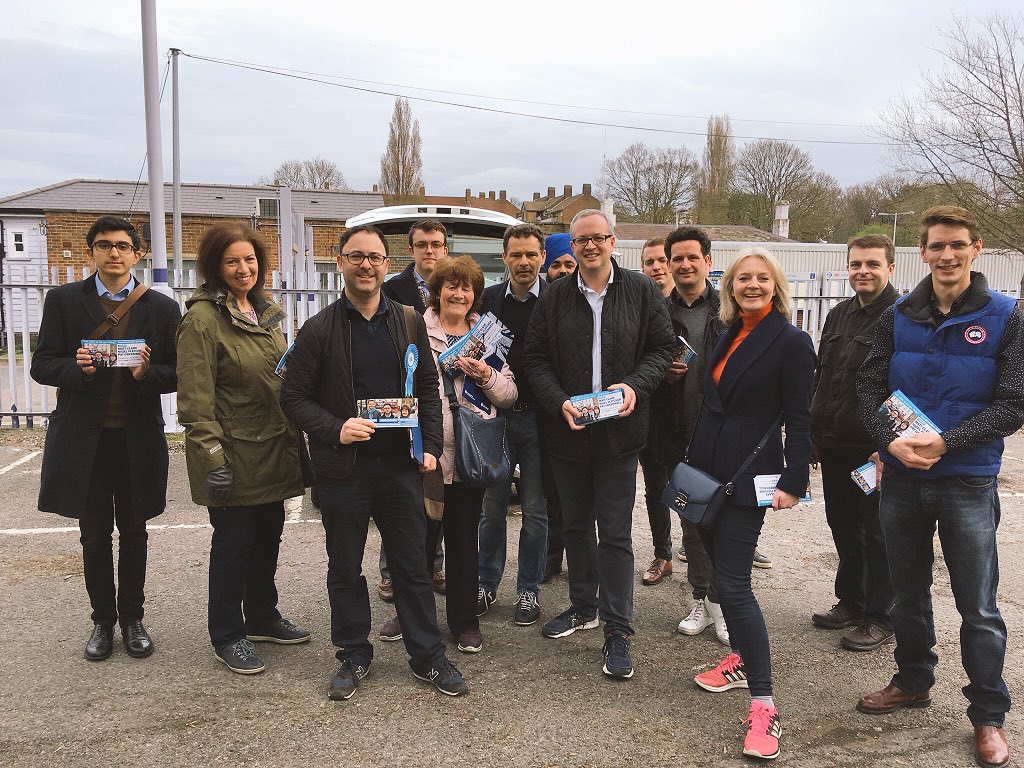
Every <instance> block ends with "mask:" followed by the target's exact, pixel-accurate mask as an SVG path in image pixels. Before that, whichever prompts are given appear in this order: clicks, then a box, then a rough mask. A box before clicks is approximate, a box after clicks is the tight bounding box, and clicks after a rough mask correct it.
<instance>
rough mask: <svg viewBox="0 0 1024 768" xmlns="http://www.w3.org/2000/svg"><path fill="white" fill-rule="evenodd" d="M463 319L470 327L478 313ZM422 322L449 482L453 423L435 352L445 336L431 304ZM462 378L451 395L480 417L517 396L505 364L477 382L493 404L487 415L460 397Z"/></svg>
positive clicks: (507, 405)
mask: <svg viewBox="0 0 1024 768" xmlns="http://www.w3.org/2000/svg"><path fill="white" fill-rule="evenodd" d="M467 319H468V321H469V325H470V327H472V326H473V324H474V323H476V321H477V320H479V319H480V315H478V314H477V313H476V312H474V313H472V314H471V315H470V316H469V317H468V318H467ZM423 322H424V323H425V324H426V326H427V337H428V338H429V339H430V350H431V351H432V352H433V353H434V366H435V367H437V375H438V385H437V387H438V392H439V394H440V396H441V411H442V413H443V414H444V452H443V453H442V454H441V457H440V462H441V473H442V475H443V476H444V482H445V484H446V485H451V483H453V482H454V481H455V424H454V422H453V421H452V411H451V408H450V407H449V405H448V395H446V394H445V391H444V381H443V379H442V377H444V376H446V375H447V374H445V373H444V372H442V371H441V368H440V366H438V365H437V357H438V355H440V354H441V353H443V352H445V351H446V350H447V349H448V337H447V336H446V335H445V332H444V329H442V328H441V318H440V316H438V314H437V311H436V310H435V309H434V308H433V307H431V308H430V309H428V310H427V311H426V312H425V313H424V314H423ZM464 379H465V377H464V376H459V377H457V378H456V379H455V381H454V382H453V383H454V384H455V396H456V397H457V398H458V401H459V404H460V405H463V406H465V407H467V408H471V409H473V411H475V412H476V413H478V414H479V415H481V416H483V417H484V418H491V419H493V418H494V417H495V416H497V408H510V407H511V406H512V405H513V404H514V403H515V401H516V400H517V399H518V397H519V390H518V389H516V380H515V377H514V376H513V375H512V371H510V370H509V367H508V363H506V364H504V365H503V366H502V367H501V370H500V371H495V372H494V373H492V374H491V378H490V380H489V381H488V382H487V383H486V384H481V385H480V389H482V390H483V391H484V392H486V393H487V399H488V400H490V401H491V403H492V404H493V405H494V406H495V410H494V411H492V412H491V413H490V414H485V413H483V412H482V411H481V410H480V409H479V408H477V407H475V406H474V405H473V404H472V403H470V402H468V401H467V400H464V399H463V397H462V385H463V381H464Z"/></svg>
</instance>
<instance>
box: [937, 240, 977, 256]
mask: <svg viewBox="0 0 1024 768" xmlns="http://www.w3.org/2000/svg"><path fill="white" fill-rule="evenodd" d="M976 242H978V241H977V240H971V241H970V242H968V241H967V240H954V241H953V242H952V243H928V245H926V246H925V247H924V249H925V250H926V251H928V253H934V254H936V255H938V254H940V253H945V252H946V248H952V249H953V253H965V252H966V251H969V250H970V248H971V246H972V245H974V244H975V243H976Z"/></svg>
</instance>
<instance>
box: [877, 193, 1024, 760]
mask: <svg viewBox="0 0 1024 768" xmlns="http://www.w3.org/2000/svg"><path fill="white" fill-rule="evenodd" d="M981 245H982V244H981V236H980V234H979V233H978V227H977V222H976V221H975V219H974V217H973V216H972V215H971V214H970V213H969V212H968V211H966V210H964V209H963V208H957V207H954V206H936V207H934V208H930V209H929V210H927V211H925V213H924V215H923V217H922V219H921V257H922V259H923V260H924V261H925V263H927V264H928V267H929V269H930V270H931V274H930V276H928V277H926V278H925V279H924V280H922V281H921V282H920V283H919V284H918V285H917V287H916V288H914V290H913V291H911V292H910V294H908V295H907V296H904V297H902V298H901V299H899V300H898V301H897V302H896V304H895V305H893V306H892V307H890V308H889V309H886V310H885V311H884V312H883V313H882V315H881V316H880V318H879V320H878V325H877V327H876V333H875V340H874V345H873V347H872V349H871V352H870V353H869V354H868V357H867V359H866V360H865V361H864V364H863V365H862V366H861V369H860V372H859V374H858V378H857V393H858V396H859V400H860V418H861V423H862V424H863V425H864V428H865V429H866V430H867V432H868V434H869V435H871V437H872V438H873V439H874V442H875V443H876V444H877V445H878V446H879V455H880V462H881V463H880V464H879V465H878V470H879V472H880V479H881V480H882V483H881V489H880V490H881V501H880V508H879V517H880V520H881V524H882V533H883V536H884V538H885V545H886V549H887V554H888V560H889V573H890V576H891V578H892V587H893V592H894V594H895V602H894V604H893V608H892V625H893V630H894V631H895V633H896V650H895V652H894V655H895V659H896V665H897V668H898V669H897V672H896V674H895V676H893V678H892V681H891V682H890V683H889V685H887V686H886V687H885V688H883V689H881V690H880V691H875V692H874V693H869V694H868V695H866V696H864V697H863V698H862V699H861V700H860V701H859V702H858V703H857V709H859V710H860V711H861V712H865V713H868V714H882V713H884V712H892V711H893V710H896V709H898V708H900V707H926V706H928V705H929V704H930V703H931V693H930V689H931V687H932V685H933V684H934V683H935V672H934V671H935V666H936V664H937V663H938V656H937V655H936V653H935V650H934V648H935V643H936V640H935V626H934V621H933V618H932V601H931V585H932V565H933V560H934V555H933V549H932V547H933V538H934V535H935V530H936V527H937V528H938V532H939V539H940V541H941V542H942V552H943V556H944V558H945V562H946V568H947V569H948V571H949V580H950V586H951V587H952V591H953V597H954V598H955V600H956V607H957V610H958V611H959V612H960V617H961V622H962V623H961V626H960V646H961V658H962V660H963V666H964V670H965V671H966V672H967V677H968V679H969V681H970V682H969V684H968V685H967V686H966V687H965V688H964V689H963V691H964V695H965V696H966V697H967V700H968V702H969V706H968V707H967V716H968V718H969V719H970V721H971V723H972V725H973V726H974V740H975V756H976V759H977V762H978V763H979V764H980V765H983V766H1000V765H1005V764H1006V763H1007V762H1009V747H1008V746H1007V742H1006V734H1005V732H1004V731H1003V721H1004V719H1005V716H1006V713H1007V712H1008V711H1009V709H1010V694H1009V691H1008V690H1007V687H1006V683H1005V682H1004V680H1003V658H1004V656H1005V654H1006V625H1005V624H1004V623H1003V619H1002V616H1001V615H1000V613H999V608H998V606H997V605H996V589H997V587H998V585H999V561H998V556H997V552H996V529H997V528H998V526H999V496H998V493H997V480H996V477H997V475H998V474H999V466H1000V462H1001V460H1002V454H1003V438H1004V437H1005V436H1007V435H1011V434H1013V433H1014V432H1016V431H1017V430H1018V429H1020V427H1021V425H1022V424H1024V376H1022V373H1021V371H1022V370H1024V335H1022V330H1021V329H1022V326H1021V317H1022V315H1021V310H1020V309H1019V308H1018V307H1017V305H1016V302H1015V301H1014V300H1013V299H1012V298H1010V297H1008V296H1004V295H1002V294H999V293H997V292H995V291H991V290H989V288H988V283H987V281H986V280H985V276H984V275H982V274H981V273H980V272H972V271H971V265H972V263H973V262H974V260H975V259H976V258H977V257H978V256H979V255H980V254H981ZM897 390H899V391H900V392H902V393H903V394H904V395H905V396H906V397H907V398H908V399H909V400H910V402H911V403H913V405H914V406H916V408H918V409H919V410H920V411H921V412H922V413H923V414H924V415H925V416H927V417H928V419H929V420H930V421H931V422H932V423H934V425H935V426H936V427H937V428H938V430H937V431H917V430H916V429H907V430H906V431H905V432H904V433H902V434H898V433H897V432H896V431H895V429H894V423H893V421H892V420H891V419H889V418H887V417H886V416H884V415H883V414H881V413H879V407H880V406H881V405H882V403H883V402H885V401H886V399H888V398H889V397H890V395H891V394H892V393H894V392H895V391H897ZM921 421H923V420H922V419H920V418H919V419H917V420H916V421H915V427H916V426H917V424H918V423H920V422H921ZM915 431H916V432H917V433H916V434H911V433H912V432H915ZM883 467H884V477H881V472H882V470H883Z"/></svg>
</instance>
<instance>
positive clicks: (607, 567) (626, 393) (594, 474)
mask: <svg viewBox="0 0 1024 768" xmlns="http://www.w3.org/2000/svg"><path fill="white" fill-rule="evenodd" d="M569 232H570V234H571V235H572V245H573V253H574V255H575V256H576V261H577V263H578V265H579V268H578V270H577V273H576V277H575V278H566V279H563V280H560V281H558V282H556V283H554V284H552V285H551V286H550V287H549V288H548V290H547V291H545V292H544V295H543V296H542V297H541V299H540V301H539V302H538V303H537V308H536V309H535V310H534V312H533V315H532V317H531V319H530V326H529V330H528V332H527V340H526V352H525V356H524V363H525V367H526V371H527V376H528V377H529V379H530V384H531V385H532V386H533V391H534V393H535V395H536V398H537V400H538V402H540V404H541V406H542V407H543V409H544V415H543V416H544V418H543V423H544V435H545V440H546V446H547V450H548V453H549V454H550V455H551V456H553V457H555V458H557V459H559V460H560V467H561V471H560V472H559V473H558V475H557V476H556V478H555V479H556V483H557V485H558V495H559V496H560V497H561V500H562V513H563V516H564V520H565V531H564V536H565V547H566V555H567V557H568V563H569V597H570V600H571V602H572V605H571V606H570V607H569V608H568V609H567V610H566V611H564V612H563V613H561V614H560V615H559V616H556V617H555V618H553V619H551V620H550V621H548V623H547V624H545V625H544V628H543V630H542V632H543V634H544V635H546V636H547V637H564V636H566V635H570V634H572V633H573V632H575V631H576V630H577V629H593V628H595V627H597V624H598V610H600V615H601V619H602V620H603V621H604V625H605V646H604V666H603V670H604V672H605V673H606V674H608V675H611V676H613V677H620V678H628V677H632V675H633V662H632V659H631V658H630V655H629V645H630V638H631V637H632V635H633V628H632V626H631V622H632V619H633V542H632V521H633V502H634V499H635V496H636V470H637V454H638V452H639V451H640V449H641V448H643V447H644V444H645V443H646V441H647V428H648V408H649V401H650V396H651V393H652V392H653V391H654V389H655V388H656V387H657V386H658V384H659V383H660V382H661V380H662V378H663V377H664V375H665V371H666V370H667V369H668V366H669V364H670V363H671V361H672V352H673V349H674V347H675V344H674V337H673V334H672V326H671V324H670V323H669V319H668V312H667V311H666V309H665V301H664V298H663V297H662V296H661V292H660V291H659V290H658V288H657V286H656V285H655V284H654V283H653V282H652V281H651V280H649V279H648V278H646V277H644V276H643V275H640V274H637V273H635V272H629V271H627V270H624V269H620V268H619V266H618V265H617V264H616V263H615V262H614V261H613V260H612V249H613V248H614V246H615V236H614V235H613V234H612V227H611V224H610V222H609V221H608V219H607V217H606V216H605V215H604V214H603V213H602V212H601V211H598V210H593V209H588V210H584V211H580V212H579V213H578V214H576V216H575V217H574V218H573V220H572V223H571V224H570V227H569ZM606 389H619V390H621V391H622V395H623V404H622V407H621V409H620V411H619V417H618V418H616V419H613V420H608V421H602V422H599V423H597V424H592V425H589V426H585V427H582V426H577V425H576V424H575V422H574V419H575V418H580V417H581V416H582V414H581V413H580V411H579V410H578V409H577V408H575V407H574V406H573V405H572V402H571V401H570V398H571V397H572V396H574V395H583V394H588V393H590V392H595V391H600V390H606ZM595 523H596V524H597V531H598V536H597V538H596V539H595V535H594V525H595ZM598 541H599V543H598ZM598 552H600V555H598ZM599 590H600V592H599ZM599 594H600V597H599Z"/></svg>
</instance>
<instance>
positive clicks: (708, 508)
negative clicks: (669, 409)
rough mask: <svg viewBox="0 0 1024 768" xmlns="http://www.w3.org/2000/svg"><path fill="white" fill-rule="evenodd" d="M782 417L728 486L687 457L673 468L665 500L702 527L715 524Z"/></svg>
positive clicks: (664, 496) (666, 503) (687, 518)
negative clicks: (691, 463) (688, 460)
mask: <svg viewBox="0 0 1024 768" xmlns="http://www.w3.org/2000/svg"><path fill="white" fill-rule="evenodd" d="M781 419H782V416H781V415H780V416H779V417H778V418H777V419H775V421H773V422H772V425H771V426H770V427H769V428H768V431H767V432H765V433H764V437H762V438H761V440H760V442H758V444H757V446H756V447H755V448H754V450H753V451H751V452H750V455H749V456H748V457H747V460H746V461H744V462H743V463H742V464H741V465H740V468H739V469H737V470H736V474H735V475H733V476H732V480H730V481H729V482H728V483H725V484H724V485H723V484H722V483H720V482H719V481H718V480H716V479H715V478H713V477H712V476H711V475H709V474H708V473H707V472H704V471H703V470H700V469H697V468H696V467H691V466H690V465H689V464H687V463H686V461H685V460H684V461H681V462H679V464H677V465H676V468H675V469H673V470H672V476H671V477H669V480H668V484H667V485H666V486H665V491H664V493H663V494H662V495H661V501H662V503H663V504H664V505H665V506H666V507H668V508H669V509H672V510H674V511H675V513H676V514H677V515H679V517H681V518H684V519H686V520H689V521H690V522H691V523H693V524H694V525H699V526H701V527H702V528H710V527H711V526H713V525H714V524H715V519H716V518H717V517H718V512H719V510H721V508H722V505H723V504H724V503H725V501H726V499H727V498H728V497H729V496H732V494H733V492H734V490H735V483H736V481H737V480H738V479H739V478H740V475H742V474H743V473H744V472H745V471H746V469H747V467H749V466H750V464H751V462H752V461H753V460H754V457H755V456H757V454H759V453H760V452H761V449H762V448H764V446H765V443H767V442H768V438H769V437H771V436H772V433H773V432H775V430H776V429H777V428H778V426H779V423H780V421H781ZM687 454H689V451H687ZM687 458H689V455H687Z"/></svg>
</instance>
